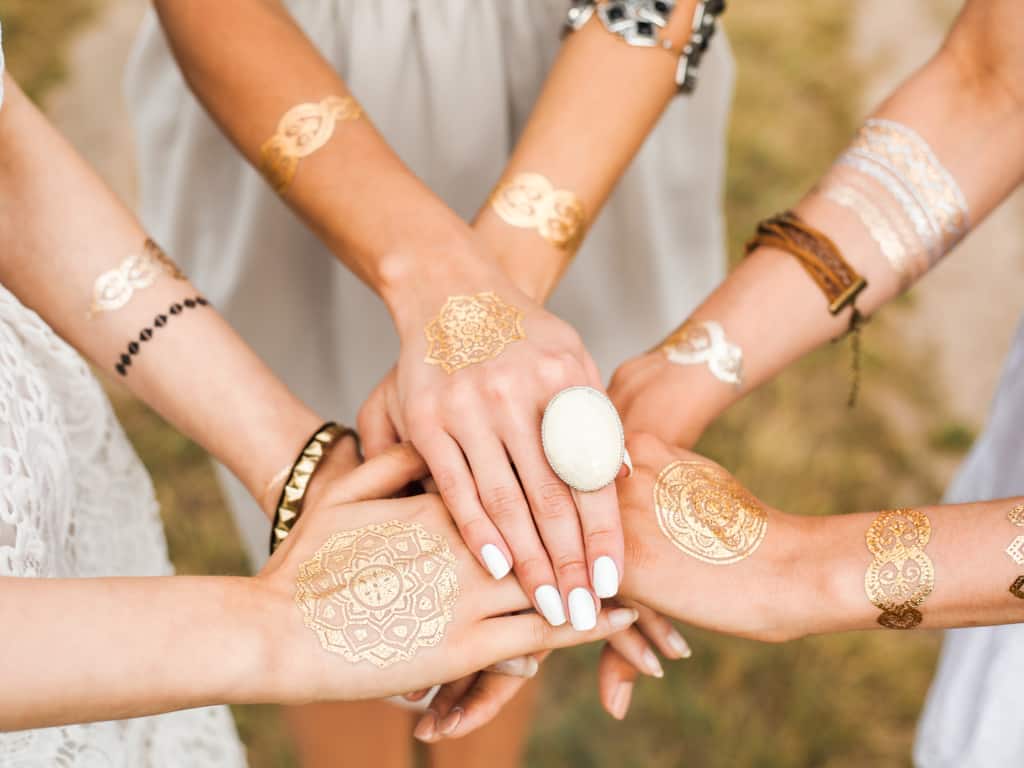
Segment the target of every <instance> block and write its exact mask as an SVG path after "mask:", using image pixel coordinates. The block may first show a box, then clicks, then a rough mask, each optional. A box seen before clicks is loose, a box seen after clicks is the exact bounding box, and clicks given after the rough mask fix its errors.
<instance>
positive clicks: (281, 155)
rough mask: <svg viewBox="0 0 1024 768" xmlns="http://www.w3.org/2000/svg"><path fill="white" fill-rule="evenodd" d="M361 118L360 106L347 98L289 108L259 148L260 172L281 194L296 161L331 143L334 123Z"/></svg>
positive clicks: (296, 165) (289, 182) (286, 186)
mask: <svg viewBox="0 0 1024 768" xmlns="http://www.w3.org/2000/svg"><path fill="white" fill-rule="evenodd" d="M362 115H363V110H362V107H360V106H359V103H358V102H357V101H356V100H355V99H353V98H351V97H349V96H346V97H344V98H342V97H340V96H328V97H327V98H326V99H324V100H323V101H319V102H315V101H314V102H308V103H306V104H299V105H297V106H294V107H292V108H291V109H289V110H288V111H287V112H285V113H284V116H283V117H282V118H281V120H280V122H279V123H278V124H277V131H276V132H275V133H274V135H273V136H271V137H270V138H269V139H267V141H265V142H264V143H263V146H262V147H260V172H261V173H262V174H263V175H264V177H266V179H267V181H268V182H269V183H270V185H271V186H272V187H273V188H274V190H275V191H276V192H277V193H278V194H281V193H283V192H284V191H285V190H286V189H288V185H289V184H291V183H292V179H293V178H295V170H296V168H298V165H299V160H301V159H302V158H304V157H309V156H310V155H312V154H313V153H314V152H316V151H317V150H318V149H320V148H321V147H322V146H324V144H326V143H327V142H328V141H330V139H331V136H333V135H334V126H335V123H340V122H343V121H345V120H358V119H359V118H360V117H362Z"/></svg>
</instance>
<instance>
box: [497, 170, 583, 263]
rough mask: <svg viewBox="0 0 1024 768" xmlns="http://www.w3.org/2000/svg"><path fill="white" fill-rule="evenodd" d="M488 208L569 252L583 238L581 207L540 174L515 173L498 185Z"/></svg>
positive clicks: (576, 246) (567, 192)
mask: <svg viewBox="0 0 1024 768" xmlns="http://www.w3.org/2000/svg"><path fill="white" fill-rule="evenodd" d="M491 207H492V208H493V209H494V211H495V213H497V214H498V216H500V217H501V218H502V220H503V221H505V222H506V223H507V224H511V225H512V226H513V227H522V228H524V229H536V230H537V232H538V233H540V236H541V237H543V238H544V239H545V240H547V241H548V242H549V243H551V244H552V245H554V246H555V247H556V248H560V249H562V250H563V251H568V252H570V253H572V252H573V251H575V250H576V249H577V248H578V247H579V244H580V241H581V240H582V239H583V233H584V231H585V230H586V227H587V217H586V213H585V211H584V210H583V204H582V203H581V202H580V201H579V198H577V197H576V195H574V194H573V193H572V192H570V191H569V190H567V189H555V185H554V184H552V183H551V182H550V181H549V180H548V179H547V178H545V177H544V176H541V175H540V174H539V173H518V174H516V175H515V176H513V177H512V178H511V179H509V180H508V181H504V182H502V183H501V184H499V185H498V188H497V189H495V190H494V193H493V194H492V195H491Z"/></svg>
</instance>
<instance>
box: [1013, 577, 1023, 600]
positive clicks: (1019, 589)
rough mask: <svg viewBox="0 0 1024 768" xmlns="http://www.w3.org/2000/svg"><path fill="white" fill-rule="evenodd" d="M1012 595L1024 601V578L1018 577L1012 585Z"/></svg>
mask: <svg viewBox="0 0 1024 768" xmlns="http://www.w3.org/2000/svg"><path fill="white" fill-rule="evenodd" d="M1010 594H1011V595H1013V596H1014V597H1019V598H1020V599H1021V600H1024V576H1018V577H1017V579H1016V581H1014V582H1013V584H1011V585H1010Z"/></svg>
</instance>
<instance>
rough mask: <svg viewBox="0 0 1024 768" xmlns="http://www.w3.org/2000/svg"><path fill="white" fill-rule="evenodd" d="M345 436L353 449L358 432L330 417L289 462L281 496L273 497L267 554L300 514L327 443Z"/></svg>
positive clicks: (284, 535)
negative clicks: (349, 439)
mask: <svg viewBox="0 0 1024 768" xmlns="http://www.w3.org/2000/svg"><path fill="white" fill-rule="evenodd" d="M348 436H351V437H352V438H353V439H355V441H356V446H357V450H359V448H358V446H359V435H358V434H357V433H356V431H355V430H353V429H350V428H349V427H342V426H339V425H337V424H335V423H334V422H333V421H329V422H327V423H326V424H324V425H323V426H321V427H320V428H319V429H317V431H316V432H315V433H314V434H313V436H312V437H311V438H309V441H308V442H307V443H306V445H305V447H304V448H303V449H302V453H300V454H299V457H298V458H297V459H296V460H295V463H294V464H292V468H291V471H290V472H289V473H288V479H287V480H286V481H285V484H284V488H282V489H281V496H280V498H279V499H278V501H277V508H276V509H275V510H274V523H273V525H272V526H271V529H270V554H274V550H276V549H277V547H278V546H279V545H280V544H281V542H282V541H284V540H285V539H286V538H288V534H289V533H291V531H292V528H293V527H294V526H295V523H296V522H297V521H298V519H299V516H300V515H301V514H302V504H303V502H304V501H305V499H306V490H307V489H308V488H309V481H310V480H311V479H312V477H313V473H314V472H315V471H316V468H317V467H318V466H319V465H320V462H321V460H322V459H323V458H324V456H326V455H327V451H328V450H330V448H331V446H333V445H334V444H335V443H337V442H338V441H339V440H341V439H342V438H344V437H348ZM360 453H361V451H360Z"/></svg>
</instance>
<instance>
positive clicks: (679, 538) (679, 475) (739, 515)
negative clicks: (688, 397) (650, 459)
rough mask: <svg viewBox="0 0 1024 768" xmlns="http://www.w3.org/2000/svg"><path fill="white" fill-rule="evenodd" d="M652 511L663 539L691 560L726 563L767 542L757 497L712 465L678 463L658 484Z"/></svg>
mask: <svg viewBox="0 0 1024 768" xmlns="http://www.w3.org/2000/svg"><path fill="white" fill-rule="evenodd" d="M654 511H655V514H656V515H657V518H658V526H659V527H660V528H661V532H662V533H663V534H665V537H666V538H667V539H668V540H669V541H671V542H672V543H673V544H674V545H675V546H676V547H678V548H679V549H681V550H682V551H683V552H685V553H686V554H687V555H689V556H690V557H694V558H696V559H698V560H701V561H702V562H705V563H711V564H712V565H728V564H730V563H737V562H739V561H740V560H743V559H745V558H747V557H750V556H751V555H752V554H754V552H755V551H756V550H757V548H758V547H759V546H760V545H761V542H762V541H763V540H764V536H765V532H766V531H767V529H768V515H767V513H766V512H765V510H764V507H762V506H761V504H760V503H759V502H758V500H757V499H756V498H754V496H753V495H752V494H751V493H750V492H749V491H747V490H746V489H745V488H744V487H743V486H742V485H740V484H739V483H738V482H737V481H736V480H735V479H734V478H733V477H732V476H731V475H730V474H729V473H728V472H726V471H725V470H724V469H722V468H721V467H718V466H716V465H714V464H707V463H703V462H697V461H674V462H672V463H671V464H669V465H668V466H667V467H665V468H664V469H663V470H662V471H661V473H660V474H659V475H658V479H657V480H656V481H655V483H654Z"/></svg>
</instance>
